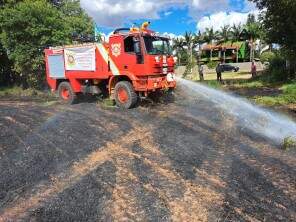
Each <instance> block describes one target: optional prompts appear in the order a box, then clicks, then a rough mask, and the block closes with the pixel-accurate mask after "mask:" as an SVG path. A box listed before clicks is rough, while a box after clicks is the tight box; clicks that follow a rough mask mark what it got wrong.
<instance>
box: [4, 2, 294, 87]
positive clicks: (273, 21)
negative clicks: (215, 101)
mask: <svg viewBox="0 0 296 222" xmlns="http://www.w3.org/2000/svg"><path fill="white" fill-rule="evenodd" d="M249 1H252V2H254V3H255V4H256V5H257V7H258V8H259V9H261V10H262V13H261V14H260V16H259V20H258V21H257V20H256V19H255V17H254V15H250V16H249V18H248V22H247V24H246V25H234V26H232V27H229V26H225V27H222V28H221V30H219V31H218V32H216V31H214V29H213V28H211V27H209V28H208V29H206V30H205V32H203V33H200V32H199V33H197V34H193V33H189V32H187V33H185V35H184V38H182V39H180V38H179V39H178V38H177V39H175V40H174V43H173V46H174V48H175V50H176V51H177V53H178V54H181V55H183V56H180V58H185V59H186V62H188V65H187V68H188V69H187V70H191V69H192V66H193V65H194V62H193V61H194V59H193V58H194V57H195V56H196V55H195V54H194V53H196V52H195V50H193V49H197V48H199V47H201V45H202V44H203V43H208V44H211V43H213V42H217V43H223V42H227V41H232V42H236V41H248V42H249V43H251V46H253V43H254V42H255V41H256V39H260V40H262V41H263V42H264V43H265V44H269V45H271V44H273V43H276V44H278V45H279V46H280V50H279V54H280V56H281V57H282V58H284V60H285V67H284V68H285V71H287V72H282V73H284V74H286V73H289V75H290V76H291V77H293V76H295V71H296V16H295V13H296V1H295V0H249ZM93 27H94V23H93V21H92V19H91V18H90V17H89V16H88V15H86V13H85V12H84V11H83V9H81V7H80V2H79V0H0V86H3V85H13V84H17V85H22V86H23V87H24V88H26V87H35V88H41V87H43V86H44V85H45V81H44V80H45V64H44V53H43V51H44V49H45V48H46V47H48V46H57V45H64V44H71V43H72V42H73V33H75V36H87V35H91V34H93ZM251 51H252V53H250V59H252V58H254V48H253V49H252V50H251ZM279 64H283V62H281V63H279Z"/></svg>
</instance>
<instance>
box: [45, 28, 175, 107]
mask: <svg viewBox="0 0 296 222" xmlns="http://www.w3.org/2000/svg"><path fill="white" fill-rule="evenodd" d="M45 61H46V75H47V82H48V84H49V86H50V88H51V89H52V91H57V92H58V95H59V97H60V98H61V99H62V100H63V101H64V102H66V103H69V104H73V103H75V101H76V99H77V96H78V95H79V94H87V93H90V94H99V93H101V91H102V90H101V89H102V87H103V88H105V89H106V91H107V92H108V93H109V95H110V96H111V98H112V99H114V100H115V101H116V104H117V105H118V106H119V107H123V108H132V107H134V106H135V105H136V103H137V101H138V99H139V98H143V97H147V96H148V95H149V94H150V93H151V92H157V91H164V90H172V89H174V88H175V87H176V80H175V74H174V65H175V61H174V58H173V56H172V53H171V49H170V44H169V39H168V38H166V37H163V36H161V35H158V34H157V33H155V32H153V31H151V30H148V29H147V24H144V25H143V26H142V27H141V28H131V29H126V28H121V29H116V30H115V31H114V32H113V34H112V35H111V36H110V37H109V41H108V42H105V41H103V42H101V43H84V44H76V45H70V46H62V47H51V48H48V49H46V50H45Z"/></svg>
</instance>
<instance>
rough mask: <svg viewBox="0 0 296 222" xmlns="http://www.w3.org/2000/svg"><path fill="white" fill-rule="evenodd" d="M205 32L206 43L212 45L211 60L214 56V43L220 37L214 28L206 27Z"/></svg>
mask: <svg viewBox="0 0 296 222" xmlns="http://www.w3.org/2000/svg"><path fill="white" fill-rule="evenodd" d="M203 34H204V40H205V42H206V43H208V44H210V45H211V55H210V60H211V61H212V58H213V49H212V46H213V44H214V41H215V40H217V38H218V32H215V31H214V28H213V27H212V28H206V30H205V32H204V33H203Z"/></svg>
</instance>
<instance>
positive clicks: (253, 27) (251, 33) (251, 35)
mask: <svg viewBox="0 0 296 222" xmlns="http://www.w3.org/2000/svg"><path fill="white" fill-rule="evenodd" d="M243 36H245V38H246V39H248V40H249V44H250V61H253V60H254V57H255V53H254V42H255V41H256V40H257V39H258V38H260V24H259V23H258V22H256V21H254V22H248V23H247V24H246V26H245V28H244V30H243Z"/></svg>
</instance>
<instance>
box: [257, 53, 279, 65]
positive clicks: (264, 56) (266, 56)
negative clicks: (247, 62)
mask: <svg viewBox="0 0 296 222" xmlns="http://www.w3.org/2000/svg"><path fill="white" fill-rule="evenodd" d="M275 57H276V55H275V53H274V52H263V53H262V54H261V56H260V61H261V62H262V63H264V62H271V61H272V60H273V59H274V58H275Z"/></svg>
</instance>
